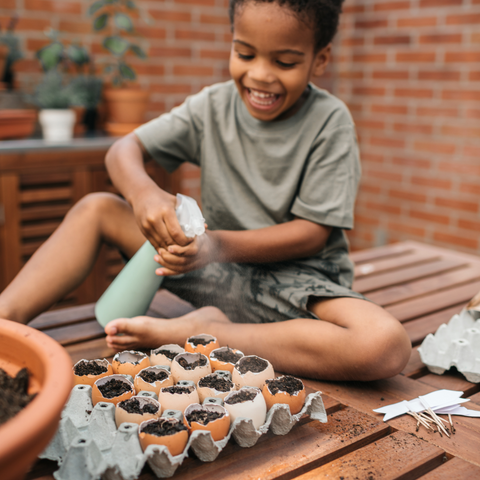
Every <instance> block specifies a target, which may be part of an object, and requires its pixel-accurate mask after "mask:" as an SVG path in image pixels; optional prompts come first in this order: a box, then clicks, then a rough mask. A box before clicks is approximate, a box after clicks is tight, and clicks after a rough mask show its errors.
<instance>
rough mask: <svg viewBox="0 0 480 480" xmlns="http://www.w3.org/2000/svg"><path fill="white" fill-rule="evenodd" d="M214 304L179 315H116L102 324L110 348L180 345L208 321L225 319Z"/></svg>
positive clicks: (206, 327) (202, 328) (204, 329)
mask: <svg viewBox="0 0 480 480" xmlns="http://www.w3.org/2000/svg"><path fill="white" fill-rule="evenodd" d="M229 321H230V320H228V318H227V317H226V316H225V314H224V313H223V312H222V311H221V310H219V309H218V308H216V307H203V308H200V309H198V310H194V311H193V312H190V313H187V314H186V315H183V316H182V317H178V318H172V319H167V320H165V319H161V318H154V317H134V318H117V319H116V320H112V321H111V322H110V323H108V324H107V326H106V327H105V333H106V334H107V338H106V341H107V345H108V346H109V347H110V348H113V349H114V350H130V349H135V348H157V347H160V346H161V345H165V344H168V343H177V344H179V345H183V344H184V343H185V340H186V339H187V338H188V337H190V336H192V335H198V334H200V333H209V332H208V326H209V325H210V324H211V322H229Z"/></svg>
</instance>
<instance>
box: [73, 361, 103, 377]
mask: <svg viewBox="0 0 480 480" xmlns="http://www.w3.org/2000/svg"><path fill="white" fill-rule="evenodd" d="M107 370H108V368H107V367H105V366H104V365H100V364H99V363H97V362H95V360H92V361H90V362H80V363H77V365H75V368H74V370H73V371H74V373H75V375H78V376H79V377H83V376H84V375H101V374H102V373H105V372H106V371H107Z"/></svg>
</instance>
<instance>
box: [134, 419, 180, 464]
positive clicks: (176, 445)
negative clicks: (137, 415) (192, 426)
mask: <svg viewBox="0 0 480 480" xmlns="http://www.w3.org/2000/svg"><path fill="white" fill-rule="evenodd" d="M153 422H159V423H164V422H170V423H182V422H180V420H178V419H177V418H159V419H154V420H147V421H145V422H142V423H141V424H140V427H139V433H138V437H139V440H140V445H141V447H142V450H143V451H145V450H146V448H147V447H148V446H149V445H165V446H166V447H167V448H168V450H169V451H170V453H171V454H172V455H173V456H176V455H180V454H181V453H182V452H183V451H184V450H185V447H186V446H187V442H188V430H181V431H180V432H176V433H174V434H173V435H163V436H161V437H159V436H158V435H154V434H152V433H145V432H143V431H142V430H143V429H144V428H145V427H146V426H147V425H148V424H149V423H153Z"/></svg>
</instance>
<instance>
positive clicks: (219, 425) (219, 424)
mask: <svg viewBox="0 0 480 480" xmlns="http://www.w3.org/2000/svg"><path fill="white" fill-rule="evenodd" d="M198 410H200V411H204V412H205V411H206V412H216V413H220V414H223V417H220V418H217V419H216V420H212V421H210V422H208V423H207V424H206V425H202V424H201V423H199V422H197V421H193V422H191V423H190V422H189V421H188V415H189V414H190V413H192V412H195V411H198ZM185 423H186V425H187V428H188V431H189V432H190V434H192V432H194V431H195V430H206V431H208V432H210V434H211V435H212V439H213V441H214V442H218V441H219V440H222V439H223V438H225V436H226V435H227V433H228V430H229V428H230V414H229V413H228V411H227V410H226V409H225V408H224V407H222V406H221V405H199V404H198V403H194V404H192V405H189V406H188V407H187V408H186V410H185Z"/></svg>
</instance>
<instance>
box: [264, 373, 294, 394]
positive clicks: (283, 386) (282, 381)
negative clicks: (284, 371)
mask: <svg viewBox="0 0 480 480" xmlns="http://www.w3.org/2000/svg"><path fill="white" fill-rule="evenodd" d="M265 383H266V384H267V385H268V389H269V390H270V393H271V394H272V395H275V394H277V393H278V392H286V393H288V394H290V395H293V394H295V393H297V392H299V391H300V390H302V389H303V384H302V382H301V381H300V380H299V379H298V378H295V377H291V376H290V375H285V376H284V377H280V378H275V379H272V380H266V382H265Z"/></svg>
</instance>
